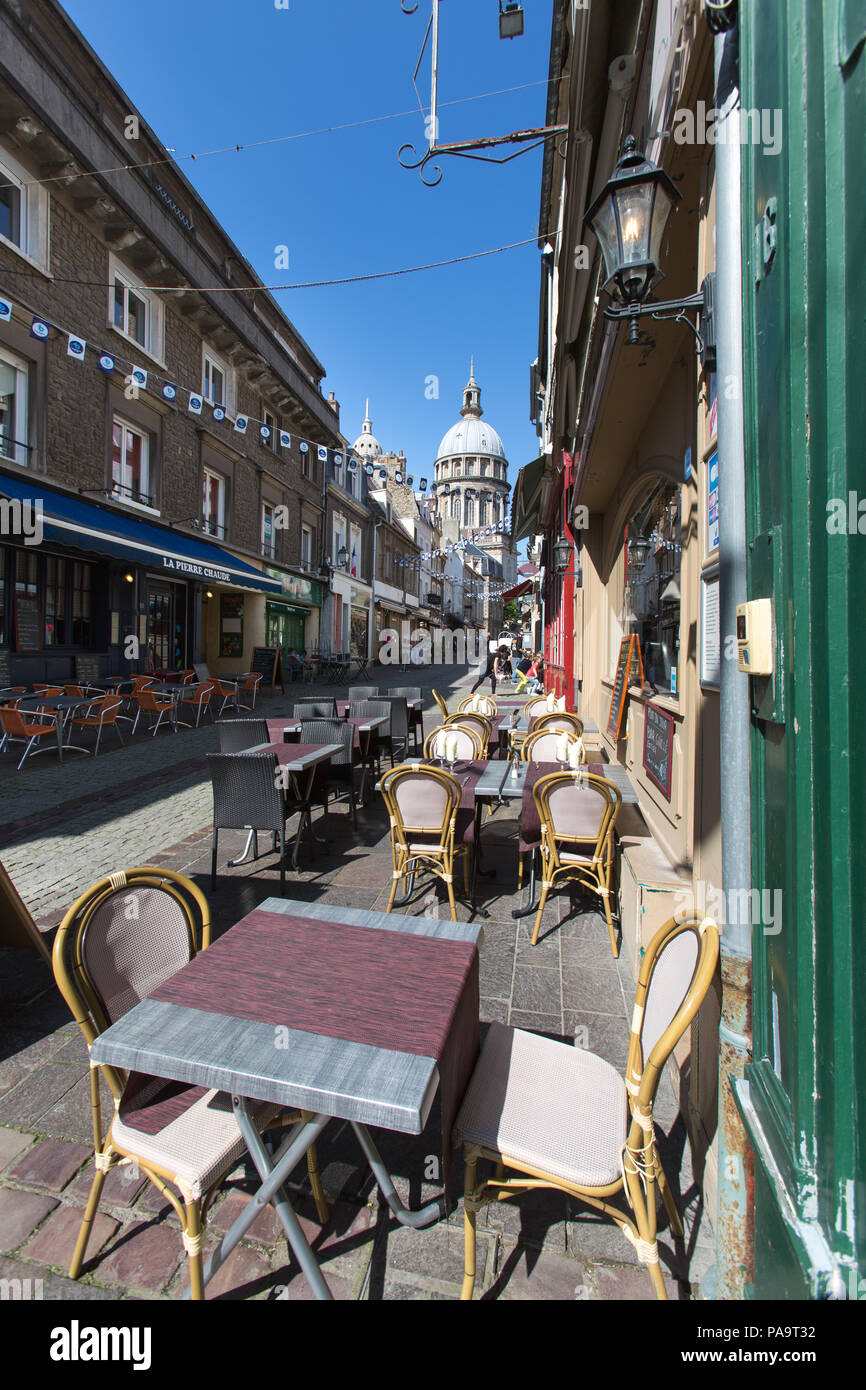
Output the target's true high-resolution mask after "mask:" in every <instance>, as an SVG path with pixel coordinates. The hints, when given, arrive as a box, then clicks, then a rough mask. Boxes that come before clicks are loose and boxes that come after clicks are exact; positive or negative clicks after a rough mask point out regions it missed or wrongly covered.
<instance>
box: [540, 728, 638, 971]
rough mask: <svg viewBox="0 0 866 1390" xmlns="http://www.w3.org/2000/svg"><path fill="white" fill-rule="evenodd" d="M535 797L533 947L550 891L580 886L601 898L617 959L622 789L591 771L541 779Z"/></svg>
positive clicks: (559, 773)
mask: <svg viewBox="0 0 866 1390" xmlns="http://www.w3.org/2000/svg"><path fill="white" fill-rule="evenodd" d="M527 742H528V740H527ZM532 797H533V800H534V802H535V807H536V810H537V811H538V819H539V822H540V825H541V897H540V898H539V901H538V914H537V916H536V918H535V927H534V928H533V932H532V944H533V946H535V945H536V943H537V942H538V932H539V929H540V927H541V918H542V914H543V912H544V905H545V903H546V902H547V898H548V895H549V893H550V890H551V889H552V888H557V887H559V886H560V884H563V883H568V882H572V883H579V884H581V885H582V886H583V887H585V888H590V889H592V891H593V892H594V893H597V894H598V896H599V897H600V898H601V901H602V904H603V906H604V915H605V918H606V919H607V929H608V932H609V933H610V948H611V950H612V952H613V955H614V958H616V957H617V956H618V955H619V942H618V941H617V934H616V931H615V930H614V925H613V916H612V913H611V910H610V897H611V884H612V882H613V860H614V842H613V831H614V825H615V823H616V818H617V816H618V815H619V808H620V806H621V805H622V794H621V793H620V791H619V788H618V787H615V786H614V784H613V782H608V781H607V779H606V778H604V777H596V776H594V775H593V774H591V773H588V772H582V771H578V772H551V773H548V775H547V776H546V777H540V778H539V779H538V781H537V782H536V783H535V786H534V787H533V789H532Z"/></svg>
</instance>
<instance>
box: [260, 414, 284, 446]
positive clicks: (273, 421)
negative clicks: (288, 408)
mask: <svg viewBox="0 0 866 1390" xmlns="http://www.w3.org/2000/svg"><path fill="white" fill-rule="evenodd" d="M262 424H263V425H266V426H267V427H268V429H269V430H270V434H269V435H268V437H267V439H262V443H263V444H264V446H265V448H266V449H276V447H277V445H278V444H279V442H280V433H279V431H280V426H279V421H278V420H277V417H276V415H275V414H274V413H273V411H272V410H263V411H262Z"/></svg>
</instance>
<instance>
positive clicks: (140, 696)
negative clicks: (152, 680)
mask: <svg viewBox="0 0 866 1390" xmlns="http://www.w3.org/2000/svg"><path fill="white" fill-rule="evenodd" d="M132 699H133V700H134V701H135V703H136V704H137V705H138V713H137V714H136V716H135V723H134V724H133V726H132V732H133V733H135V731H136V729H137V728H138V721H139V719H140V718H141V716H142V714H149V715H150V716H151V720H150V725H149V728H150V731H151V734H152V735H153V736H154V737H155V736H156V734H157V733H158V731H159V726H160V724H161V723H162V721H163V719H164V718H165V716H166V715H169V722H170V717H171V714H172V713H173V711H174V699H173V698H169V699H160V698H159V696H157V695H154V694H152V692H151V691H150V690H148V689H147V687H142V688H140V689H139V690H137V691H135V692H134V693H133V695H132ZM153 715H157V719H156V720H155V721H154V719H153Z"/></svg>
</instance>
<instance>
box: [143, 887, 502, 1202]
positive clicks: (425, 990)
mask: <svg viewBox="0 0 866 1390" xmlns="http://www.w3.org/2000/svg"><path fill="white" fill-rule="evenodd" d="M152 998H154V999H158V1000H162V1001H165V1002H167V1003H171V1004H180V1005H183V1006H184V1007H186V1008H191V1009H202V1010H206V1011H207V1012H210V1013H216V1014H223V1015H225V1016H227V1017H230V1018H243V1019H249V1020H251V1021H254V1022H257V1023H264V1024H268V1025H272V1026H274V1027H285V1028H296V1029H299V1030H301V1031H302V1032H305V1033H315V1034H319V1035H321V1036H323V1037H327V1038H340V1039H343V1040H345V1041H347V1042H356V1043H365V1044H367V1045H368V1046H371V1047H380V1048H385V1049H387V1050H388V1051H393V1052H408V1053H412V1054H414V1055H416V1056H422V1057H433V1058H435V1060H436V1062H437V1063H438V1066H439V1075H440V1079H441V1085H442V1144H443V1159H444V1172H445V1174H446V1192H449V1187H450V1184H449V1183H448V1175H449V1174H450V1168H451V1163H450V1158H451V1148H450V1144H451V1140H450V1136H451V1129H452V1126H453V1123H454V1119H455V1117H456V1114H457V1107H458V1106H459V1104H460V1101H461V1099H462V1096H463V1093H464V1091H465V1089H466V1086H467V1084H468V1081H469V1077H470V1075H471V1073H472V1068H473V1066H474V1065H475V1059H476V1057H477V1055H478V1041H479V1039H478V1009H479V1005H478V949H477V947H476V946H475V945H472V944H470V943H468V942H462V941H449V940H447V939H445V938H441V937H429V936H414V935H411V934H409V933H407V932H401V931H389V930H387V929H385V930H374V929H371V928H368V927H355V926H348V925H345V924H344V923H342V922H322V921H309V920H307V919H305V918H302V917H284V916H282V915H281V914H280V913H271V912H263V911H261V910H258V909H257V910H256V911H254V912H251V913H249V915H248V916H246V917H244V918H243V920H242V921H240V922H238V924H237V926H234V927H232V929H231V930H230V931H228V932H226V934H225V936H223V937H221V938H220V940H219V941H217V942H215V944H214V945H213V946H211V947H210V948H209V949H208V950H207V951H203V952H201V954H200V955H198V956H196V957H195V959H194V960H192V961H190V963H189V965H187V966H184V968H183V969H182V970H181V971H179V972H178V974H176V975H174V976H173V977H172V978H171V979H170V980H167V981H166V983H165V984H164V985H161V986H160V988H159V989H158V990H156V991H155V992H154V994H153V995H152ZM164 1103H165V1102H164ZM168 1103H169V1104H171V1103H172V1101H171V1100H169V1101H168ZM187 1103H188V1102H187ZM139 1127H141V1126H140V1124H139ZM449 1195H450V1193H449Z"/></svg>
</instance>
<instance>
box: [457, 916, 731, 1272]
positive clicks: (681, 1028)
mask: <svg viewBox="0 0 866 1390" xmlns="http://www.w3.org/2000/svg"><path fill="white" fill-rule="evenodd" d="M718 957H719V932H718V928H717V926H716V924H715V923H714V922H712V921H710V920H709V918H705V919H704V920H703V921H701V920H700V919H699V918H698V917H689V918H687V919H686V920H684V921H681V922H678V921H677V920H676V918H675V917H672V918H670V920H669V921H667V922H666V923H665V924H664V926H663V927H661V928H660V930H659V931H657V932H656V934H655V936H654V937H653V939H652V941H651V942H650V944H649V945H648V947H647V948H646V952H645V954H644V958H643V961H642V963H641V969H640V977H639V979H638V985H637V997H636V1001H635V1008H634V1013H633V1015H632V1023H631V1037H630V1042H629V1053H628V1063H627V1066H626V1074H625V1078H623V1077H622V1076H621V1075H620V1074H619V1072H618V1071H617V1070H616V1068H615V1067H612V1066H611V1065H610V1063H609V1062H606V1061H605V1060H604V1059H603V1058H602V1057H598V1056H596V1055H595V1053H592V1052H589V1051H586V1050H585V1049H583V1048H580V1047H572V1046H571V1045H569V1044H568V1043H563V1042H557V1041H555V1040H554V1039H551V1038H547V1037H543V1036H541V1035H540V1034H538V1033H529V1032H525V1031H523V1030H522V1029H520V1028H510V1027H506V1026H505V1025H504V1024H502V1023H492V1024H491V1025H490V1028H489V1031H488V1034H487V1037H486V1039H485V1042H484V1046H483V1048H482V1051H481V1056H480V1057H479V1059H478V1062H477V1064H476V1067H475V1071H474V1072H473V1074H472V1077H471V1079H470V1081H469V1085H468V1087H467V1090H466V1094H465V1096H464V1098H463V1104H462V1106H461V1109H460V1113H459V1115H458V1116H457V1121H456V1124H455V1126H454V1134H455V1139H456V1140H458V1141H459V1142H462V1144H463V1157H464V1162H465V1197H464V1231H465V1265H464V1278H463V1289H462V1292H461V1298H462V1299H465V1300H468V1299H471V1297H472V1293H473V1290H474V1287H475V1226H476V1220H477V1214H478V1212H479V1211H480V1210H481V1209H482V1208H483V1207H484V1206H486V1205H487V1204H488V1203H490V1202H497V1201H503V1200H506V1199H507V1198H509V1197H510V1196H512V1195H514V1196H520V1195H521V1194H523V1193H525V1192H530V1191H532V1190H533V1189H535V1188H554V1189H555V1190H556V1191H559V1192H565V1193H567V1194H568V1195H569V1196H571V1197H574V1198H576V1199H577V1200H578V1201H581V1202H585V1203H587V1204H588V1205H589V1206H592V1207H594V1208H596V1210H598V1211H601V1212H603V1213H604V1214H605V1215H606V1216H609V1217H610V1218H611V1219H612V1220H613V1221H614V1222H616V1224H617V1225H618V1226H619V1228H620V1230H621V1231H622V1233H623V1235H624V1236H625V1237H626V1238H627V1239H628V1240H629V1241H630V1243H631V1244H632V1245H633V1246H634V1248H635V1250H636V1252H637V1256H638V1259H639V1260H640V1262H641V1264H644V1265H646V1267H647V1271H648V1273H649V1277H650V1281H651V1284H652V1287H653V1290H654V1292H655V1294H656V1297H657V1298H660V1299H666V1298H667V1292H666V1290H665V1284H664V1279H663V1277H662V1273H661V1269H660V1267H659V1249H658V1242H657V1238H656V1235H657V1216H656V1200H657V1191H658V1192H660V1193H661V1196H662V1200H663V1202H664V1205H665V1208H666V1210H667V1214H668V1218H669V1220H670V1225H671V1230H672V1231H673V1233H674V1235H675V1236H682V1234H683V1228H682V1223H681V1221H680V1217H679V1213H678V1212H677V1209H676V1204H675V1202H674V1198H673V1195H672V1193H671V1190H670V1186H669V1184H668V1182H667V1179H666V1177H665V1172H664V1168H663V1167H662V1161H661V1157H660V1155H659V1151H658V1147H657V1145H656V1139H655V1128H654V1122H653V1106H654V1104H655V1098H656V1093H657V1091H658V1084H659V1080H660V1078H661V1074H662V1071H663V1070H664V1066H665V1063H666V1062H667V1059H668V1058H669V1057H670V1055H671V1053H672V1052H673V1050H674V1048H675V1046H676V1044H677V1043H678V1042H679V1040H680V1038H681V1037H682V1036H683V1034H684V1033H685V1031H686V1029H687V1028H688V1027H689V1026H690V1025H691V1023H692V1020H693V1019H694V1018H695V1016H696V1014H697V1013H698V1010H699V1009H700V1007H701V1004H702V1003H703V1001H704V998H705V997H706V994H707V991H708V989H709V987H710V985H711V983H712V980H713V977H714V975H715V972H716V965H717V962H718ZM484 1160H486V1161H489V1162H491V1163H493V1164H494V1165H495V1167H494V1170H493V1175H492V1176H491V1177H488V1178H485V1179H482V1180H481V1181H480V1182H479V1180H478V1164H479V1161H484ZM623 1197H625V1199H626V1201H627V1203H628V1206H627V1207H626V1206H625V1203H624V1202H623V1201H622V1198H623ZM617 1199H619V1200H617ZM615 1203H616V1204H615ZM629 1208H630V1210H629Z"/></svg>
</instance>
